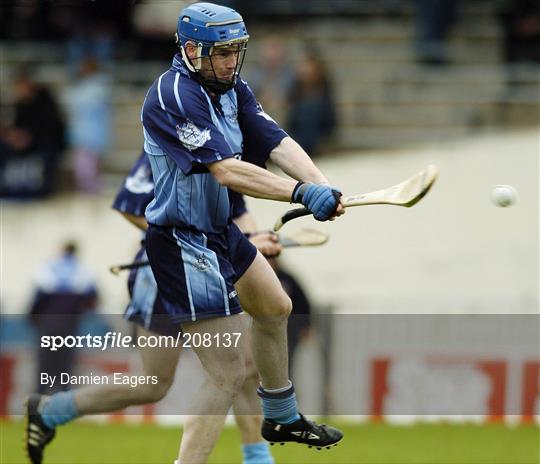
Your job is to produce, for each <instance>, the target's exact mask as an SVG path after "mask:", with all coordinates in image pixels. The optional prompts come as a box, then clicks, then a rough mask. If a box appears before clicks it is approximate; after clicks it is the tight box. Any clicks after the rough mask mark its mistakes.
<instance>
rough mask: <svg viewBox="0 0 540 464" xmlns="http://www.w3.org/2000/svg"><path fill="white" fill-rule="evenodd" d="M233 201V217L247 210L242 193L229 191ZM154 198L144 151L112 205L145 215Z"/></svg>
mask: <svg viewBox="0 0 540 464" xmlns="http://www.w3.org/2000/svg"><path fill="white" fill-rule="evenodd" d="M228 194H229V199H230V201H231V212H232V218H233V219H235V218H237V217H239V216H241V215H242V214H244V213H246V212H247V208H246V203H245V201H244V196H243V195H242V194H241V193H238V192H233V191H232V190H231V191H229V192H228ZM153 199H154V180H153V179H152V170H151V168H150V160H149V158H148V156H147V155H146V153H145V152H144V151H143V152H142V153H141V155H140V156H139V158H138V159H137V161H136V162H135V164H134V165H133V167H132V168H131V171H130V172H129V174H128V176H127V177H126V178H125V179H124V182H123V183H122V186H121V187H120V189H119V190H118V193H117V194H116V197H115V198H114V201H113V204H112V207H113V208H114V209H116V210H117V211H121V212H122V213H128V214H132V215H134V216H144V212H145V210H146V207H147V206H148V204H149V203H150V202H151V201H152V200H153Z"/></svg>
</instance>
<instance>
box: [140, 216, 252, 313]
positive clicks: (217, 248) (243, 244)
mask: <svg viewBox="0 0 540 464" xmlns="http://www.w3.org/2000/svg"><path fill="white" fill-rule="evenodd" d="M146 252H147V254H148V259H149V261H150V264H151V266H152V272H153V276H154V277H155V281H156V283H157V287H158V293H159V296H157V295H156V296H157V300H159V304H161V305H162V309H164V310H165V312H166V313H168V314H169V315H170V316H172V321H174V322H175V323H182V322H188V321H197V320H202V319H209V318H213V317H224V316H230V315H232V314H237V313H240V312H241V311H242V308H241V307H240V302H239V300H238V296H237V293H236V290H235V289H234V283H235V282H236V281H237V280H238V279H239V278H240V277H242V275H243V274H244V273H245V272H246V270H247V269H248V268H249V266H250V265H251V263H252V262H253V260H254V259H255V256H256V254H257V249H256V248H255V247H254V246H253V244H252V243H251V242H250V241H249V240H248V239H247V238H246V237H245V236H244V234H242V232H241V231H240V229H238V227H237V226H236V225H235V224H231V225H230V226H229V227H228V229H227V231H226V233H224V234H202V233H200V232H194V231H192V230H187V229H182V228H173V227H159V226H154V225H150V226H149V227H148V231H147V232H146ZM157 300H156V301H157Z"/></svg>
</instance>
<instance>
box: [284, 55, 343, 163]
mask: <svg viewBox="0 0 540 464" xmlns="http://www.w3.org/2000/svg"><path fill="white" fill-rule="evenodd" d="M289 104H290V108H289V115H288V124H287V128H288V130H289V132H290V134H291V136H292V137H293V138H294V139H295V140H296V141H297V142H298V143H299V144H300V145H301V146H302V148H303V149H304V150H305V151H306V152H307V153H308V154H309V155H310V156H311V157H313V156H315V155H316V154H317V150H318V149H319V148H320V145H321V142H322V141H323V140H324V139H325V138H327V137H329V136H330V135H332V133H333V131H334V129H335V127H336V112H335V104H334V101H333V95H332V88H331V83H330V78H329V76H328V73H327V71H326V66H325V64H324V63H323V61H322V59H321V58H320V56H319V55H318V54H317V53H316V52H315V51H313V50H310V51H308V52H307V53H306V55H305V56H304V57H303V58H302V59H301V60H300V62H299V63H298V65H297V68H296V73H295V78H294V82H293V85H292V87H291V90H290V94H289Z"/></svg>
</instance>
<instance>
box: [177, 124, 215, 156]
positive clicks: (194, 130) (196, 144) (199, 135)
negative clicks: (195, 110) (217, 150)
mask: <svg viewBox="0 0 540 464" xmlns="http://www.w3.org/2000/svg"><path fill="white" fill-rule="evenodd" d="M176 133H177V134H178V139H179V140H180V142H182V145H184V147H186V148H187V149H188V150H189V151H193V150H196V149H197V148H201V147H202V146H203V145H204V144H205V143H206V142H208V140H210V138H211V136H210V129H208V128H206V129H202V130H201V129H199V128H198V127H197V126H196V125H195V124H193V122H191V121H189V120H188V121H187V122H185V123H184V124H183V125H182V127H180V126H179V125H177V126H176Z"/></svg>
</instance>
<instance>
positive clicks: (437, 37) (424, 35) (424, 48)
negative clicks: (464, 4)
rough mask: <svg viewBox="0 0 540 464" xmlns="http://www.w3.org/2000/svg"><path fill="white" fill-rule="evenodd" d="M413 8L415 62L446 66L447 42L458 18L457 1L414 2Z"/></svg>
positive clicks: (433, 0)
mask: <svg viewBox="0 0 540 464" xmlns="http://www.w3.org/2000/svg"><path fill="white" fill-rule="evenodd" d="M414 6H415V10H416V11H415V13H416V33H415V36H416V37H415V53H416V57H417V61H418V62H419V63H421V64H425V65H429V66H441V65H446V64H448V62H449V56H448V47H447V40H448V35H449V33H450V30H451V28H452V26H453V25H454V24H455V23H456V20H457V18H458V0H414Z"/></svg>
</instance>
